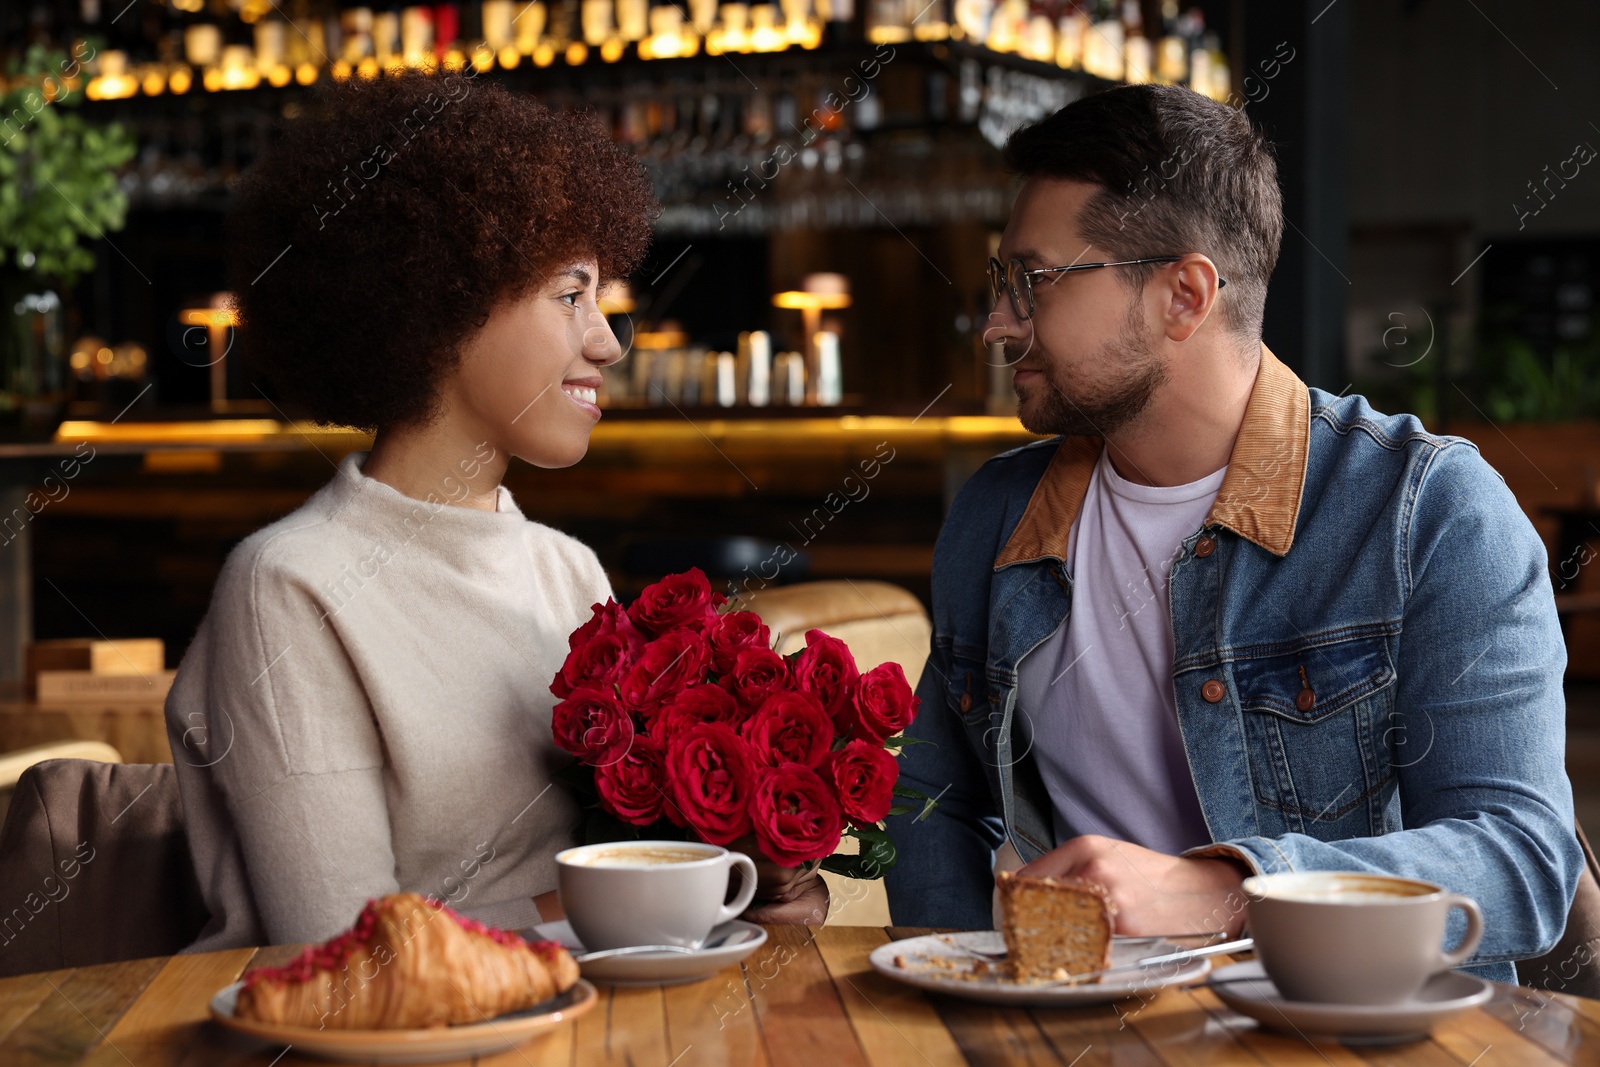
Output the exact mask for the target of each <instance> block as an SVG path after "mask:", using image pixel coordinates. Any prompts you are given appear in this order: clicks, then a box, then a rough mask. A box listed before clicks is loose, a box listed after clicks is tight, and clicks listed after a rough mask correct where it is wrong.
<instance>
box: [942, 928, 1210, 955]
mask: <svg viewBox="0 0 1600 1067" xmlns="http://www.w3.org/2000/svg"><path fill="white" fill-rule="evenodd" d="M1225 936H1227V935H1225V934H1224V933H1223V932H1222V931H1221V930H1216V931H1212V932H1208V933H1200V934H1146V935H1143V936H1140V937H1122V936H1120V935H1119V936H1118V937H1116V938H1115V939H1114V940H1115V941H1116V943H1117V944H1119V945H1136V944H1139V943H1140V942H1142V941H1185V940H1188V941H1193V940H1196V939H1204V940H1206V941H1215V940H1216V939H1217V938H1219V937H1225ZM938 937H939V940H940V941H943V942H944V943H945V944H947V945H949V946H950V947H951V948H953V949H955V950H956V951H958V952H965V953H966V954H967V955H969V956H972V957H973V958H975V959H980V960H988V961H989V962H990V963H998V962H1000V961H1001V960H1003V959H1005V958H1006V950H1005V949H1001V950H1000V951H998V952H990V951H989V950H987V949H981V948H973V947H972V946H970V945H963V944H959V943H958V942H955V941H952V940H951V939H950V936H949V935H948V934H940V935H938ZM1141 962H1143V961H1141Z"/></svg>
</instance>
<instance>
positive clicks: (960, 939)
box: [868, 930, 1211, 1008]
mask: <svg viewBox="0 0 1600 1067" xmlns="http://www.w3.org/2000/svg"><path fill="white" fill-rule="evenodd" d="M957 946H965V947H966V948H971V949H976V950H977V951H980V952H1004V951H1005V947H1006V943H1005V940H1004V939H1003V938H1002V937H1001V936H1000V932H999V931H998V930H973V931H969V932H967V933H960V934H937V935H931V936H925V937H910V938H906V939H905V940H903V941H891V942H889V943H888V944H887V945H879V946H878V947H877V948H875V949H873V950H872V955H871V956H869V957H868V960H869V961H870V962H871V963H872V967H873V969H874V970H876V971H877V972H878V973H879V974H882V975H886V976H888V977H890V978H893V979H895V980H896V981H900V982H905V983H906V984H907V985H914V986H917V987H918V988H920V989H926V990H929V991H931V992H934V993H946V994H948V995H950V996H952V997H961V998H962V999H963V1000H976V1001H981V1002H983V1003H985V1004H999V1005H1001V1006H1004V1007H1012V1008H1075V1007H1080V1006H1082V1005H1084V1004H1099V1003H1103V1002H1105V1001H1109V1000H1118V999H1120V998H1122V997H1133V996H1145V995H1147V994H1148V993H1149V992H1150V991H1151V990H1155V989H1160V988H1161V987H1163V986H1169V985H1187V984H1189V983H1190V982H1197V981H1199V980H1200V979H1202V978H1204V977H1205V976H1206V974H1207V973H1209V972H1210V970H1211V961H1210V960H1209V959H1204V958H1202V959H1196V960H1184V961H1182V962H1180V963H1169V964H1166V965H1157V966H1154V967H1151V968H1149V969H1147V970H1144V971H1136V972H1132V973H1129V972H1126V971H1124V972H1121V973H1119V974H1115V975H1107V976H1106V977H1105V978H1103V979H1102V980H1100V981H1098V982H1084V983H1081V984H1078V985H1048V984H1045V985H1035V984H1031V983H1028V982H1014V981H1012V980H1011V979H1009V978H1001V977H999V976H997V975H993V974H986V975H977V974H974V973H972V972H973V959H972V957H971V955H969V954H968V953H965V952H963V951H961V948H960V947H957ZM1183 947H1184V946H1182V945H1180V944H1177V943H1176V942H1172V941H1165V940H1161V939H1154V940H1152V939H1150V938H1126V939H1125V938H1112V939H1111V965H1112V966H1113V967H1122V966H1125V965H1127V964H1131V963H1133V962H1134V961H1136V960H1139V959H1142V958H1143V957H1145V956H1159V955H1162V954H1164V953H1167V952H1177V951H1179V950H1180V949H1182V948H1183ZM896 957H898V958H899V959H900V961H901V964H903V966H902V965H900V964H896V963H895V959H896Z"/></svg>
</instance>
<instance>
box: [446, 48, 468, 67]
mask: <svg viewBox="0 0 1600 1067" xmlns="http://www.w3.org/2000/svg"><path fill="white" fill-rule="evenodd" d="M466 65H467V54H466V53H465V52H463V51H462V50H461V49H459V48H452V49H450V50H449V51H448V52H446V53H445V54H444V69H445V70H448V71H452V72H455V71H460V70H461V68H462V67H465V66H466Z"/></svg>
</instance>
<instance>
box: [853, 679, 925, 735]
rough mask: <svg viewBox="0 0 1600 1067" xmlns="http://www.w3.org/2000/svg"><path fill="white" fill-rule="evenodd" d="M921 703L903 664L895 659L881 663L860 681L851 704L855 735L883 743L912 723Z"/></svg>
mask: <svg viewBox="0 0 1600 1067" xmlns="http://www.w3.org/2000/svg"><path fill="white" fill-rule="evenodd" d="M917 704H918V700H917V698H916V696H915V695H913V694H912V692H911V683H910V682H907V681H906V672H905V671H904V670H902V669H901V668H900V664H898V663H895V662H894V661H892V660H891V661H890V662H888V663H880V664H879V665H878V666H876V667H874V668H872V669H871V670H870V671H868V672H867V673H866V674H863V675H862V676H861V680H860V681H859V682H858V683H856V691H855V698H854V699H853V700H852V701H851V706H850V711H851V717H852V718H853V719H854V720H855V721H854V723H853V724H852V726H853V728H854V733H855V736H857V737H862V738H867V739H870V740H873V741H877V742H880V743H881V742H882V741H883V739H884V738H886V737H889V736H890V735H891V734H897V733H899V732H900V731H901V730H904V729H905V728H906V727H907V726H910V725H911V720H912V719H915V718H916V717H917Z"/></svg>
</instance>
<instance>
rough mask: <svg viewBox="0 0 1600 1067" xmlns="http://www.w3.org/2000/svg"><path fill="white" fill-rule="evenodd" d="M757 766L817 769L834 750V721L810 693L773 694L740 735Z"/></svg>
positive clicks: (747, 721)
mask: <svg viewBox="0 0 1600 1067" xmlns="http://www.w3.org/2000/svg"><path fill="white" fill-rule="evenodd" d="M739 732H740V734H741V735H742V736H743V737H744V739H745V741H746V742H747V743H748V744H749V745H750V755H751V757H752V758H753V759H754V760H755V761H756V763H758V764H761V765H764V766H768V767H776V766H778V765H779V764H782V763H799V764H801V765H803V766H806V767H818V766H820V765H821V764H822V760H823V757H825V756H826V755H827V754H828V749H829V748H831V747H832V746H833V720H832V719H830V718H828V713H827V712H825V711H823V710H822V705H821V704H819V703H817V698H816V697H814V696H812V695H811V694H810V693H797V692H789V693H775V694H773V695H772V696H770V697H768V698H767V700H766V703H764V704H762V705H761V707H760V708H759V709H758V710H757V711H756V713H755V714H754V715H752V716H751V717H750V718H749V719H747V720H745V724H744V727H743V728H742V729H741V730H740V731H739Z"/></svg>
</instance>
